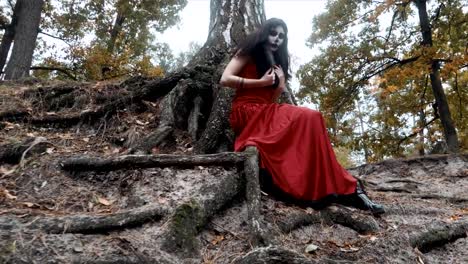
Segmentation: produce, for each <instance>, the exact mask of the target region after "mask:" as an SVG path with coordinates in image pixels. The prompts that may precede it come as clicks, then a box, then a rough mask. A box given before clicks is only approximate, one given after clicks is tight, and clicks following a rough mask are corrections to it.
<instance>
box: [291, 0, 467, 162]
mask: <svg viewBox="0 0 468 264" xmlns="http://www.w3.org/2000/svg"><path fill="white" fill-rule="evenodd" d="M425 3H426V1H407V0H404V1H393V0H392V1H385V2H373V1H352V2H350V1H342V0H338V1H331V2H330V3H329V4H328V6H327V12H325V13H324V14H322V15H320V16H318V17H316V18H315V19H314V25H313V27H314V28H313V32H314V33H313V34H312V35H311V37H310V38H309V40H308V44H309V45H310V46H311V47H312V46H315V45H319V47H321V50H322V53H321V54H320V55H318V56H316V57H314V59H313V60H312V61H311V62H310V63H307V64H306V65H304V66H303V67H301V69H300V70H299V73H298V75H299V77H300V78H301V84H302V88H301V89H300V91H299V96H300V97H301V98H302V100H305V101H307V100H308V101H311V102H313V103H315V104H317V105H318V106H319V108H320V110H321V111H322V112H323V113H324V115H325V117H326V119H327V122H328V125H329V126H330V130H331V132H332V135H334V136H335V137H333V136H332V140H333V141H334V143H335V144H336V145H343V146H347V147H350V148H352V149H353V150H356V151H362V150H363V148H364V146H367V148H366V149H367V152H368V159H369V160H380V159H382V158H384V157H388V156H400V155H405V154H409V153H412V152H414V151H415V150H416V149H419V153H422V152H421V150H424V148H426V149H430V148H431V146H433V145H435V144H436V143H437V142H438V141H440V140H441V139H444V140H445V142H447V145H448V149H449V151H452V152H454V151H457V149H458V145H459V142H458V139H457V131H456V130H455V126H458V127H459V130H458V132H459V133H460V138H461V142H465V141H466V139H465V138H466V134H465V133H464V132H462V131H463V129H462V128H464V127H465V125H464V124H465V123H466V119H465V118H466V114H465V115H464V114H463V113H464V112H466V109H462V108H463V107H462V106H461V105H460V104H458V106H457V105H456V104H455V102H456V101H460V100H463V99H464V98H466V94H467V91H466V89H463V88H461V89H460V86H459V85H456V86H454V85H453V84H454V82H455V79H457V80H460V79H463V78H466V77H462V78H460V76H465V75H466V74H467V72H466V67H467V63H466V62H467V52H466V47H465V45H466V41H465V40H463V39H464V37H463V36H462V34H460V33H459V32H466V30H467V23H466V20H467V15H466V14H465V13H464V12H463V10H462V3H461V1H433V2H430V3H431V5H429V6H427V7H426V5H425ZM426 9H427V10H426ZM428 13H429V14H430V16H429V15H427V14H428ZM424 14H426V15H427V19H426V18H425V15H424ZM429 17H430V18H429ZM429 36H431V37H432V40H431V41H430V39H429ZM439 67H441V71H440V72H439ZM442 82H443V84H444V86H445V87H446V88H445V89H442V86H441V84H442ZM428 88H431V89H428ZM446 93H447V96H446V95H445V94H446ZM445 96H446V97H447V98H448V99H447V100H448V101H447V100H445V99H444V97H445ZM455 98H457V99H455ZM454 99H455V101H450V100H454ZM358 106H360V107H361V108H366V109H365V110H364V111H359V110H358ZM449 107H452V109H456V112H458V113H457V114H456V116H455V118H452V115H451V113H450V111H449ZM453 107H455V108H453ZM359 113H361V114H359ZM362 113H365V115H364V116H363V115H362ZM360 120H361V121H364V123H365V125H364V126H361V122H360ZM424 130H426V133H424ZM465 130H466V129H465ZM432 131H437V132H436V133H432ZM337 132H340V133H337ZM356 133H357V134H356ZM337 135H340V139H339V140H337V138H336V136H337ZM417 135H419V139H418V138H415V136H417ZM423 135H424V136H423ZM421 136H423V137H424V141H422V139H421ZM422 142H424V144H421V143H422ZM462 146H466V145H462ZM421 148H422V149H421Z"/></svg>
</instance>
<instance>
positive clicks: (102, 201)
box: [98, 197, 112, 206]
mask: <svg viewBox="0 0 468 264" xmlns="http://www.w3.org/2000/svg"><path fill="white" fill-rule="evenodd" d="M98 202H99V203H100V204H103V205H105V206H109V205H111V204H112V203H111V202H109V201H108V200H106V199H104V198H102V197H98Z"/></svg>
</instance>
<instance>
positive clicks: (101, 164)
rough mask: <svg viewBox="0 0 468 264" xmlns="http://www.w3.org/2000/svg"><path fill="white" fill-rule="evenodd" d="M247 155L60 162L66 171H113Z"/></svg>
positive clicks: (231, 160) (230, 160) (223, 161)
mask: <svg viewBox="0 0 468 264" xmlns="http://www.w3.org/2000/svg"><path fill="white" fill-rule="evenodd" d="M244 156H245V155H244V154H243V153H236V152H224V153H218V154H205V155H174V154H159V155H124V156H118V157H112V158H109V159H102V158H90V157H76V158H69V159H65V160H62V161H60V162H59V164H60V166H61V167H62V169H63V170H65V171H76V172H78V171H113V170H121V169H131V168H156V167H170V166H176V167H194V166H208V165H235V164H237V163H239V162H242V161H244V159H245V157H244Z"/></svg>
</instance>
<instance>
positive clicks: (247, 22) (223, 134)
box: [189, 0, 266, 153]
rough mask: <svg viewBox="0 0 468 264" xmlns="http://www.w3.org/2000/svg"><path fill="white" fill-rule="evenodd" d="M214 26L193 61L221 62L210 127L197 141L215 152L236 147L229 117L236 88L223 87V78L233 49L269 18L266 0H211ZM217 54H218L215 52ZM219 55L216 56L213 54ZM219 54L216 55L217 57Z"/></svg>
mask: <svg viewBox="0 0 468 264" xmlns="http://www.w3.org/2000/svg"><path fill="white" fill-rule="evenodd" d="M210 8H211V12H210V28H209V35H208V39H207V41H206V43H205V45H204V46H203V48H202V49H201V50H200V52H199V53H198V54H197V55H195V57H194V59H193V60H192V62H190V63H189V65H191V64H193V63H203V64H208V63H207V62H208V61H212V64H211V65H219V66H218V67H217V69H215V71H214V72H213V82H214V85H213V93H212V97H213V98H212V99H211V101H214V103H213V104H212V105H213V106H212V108H211V111H210V113H209V118H208V121H207V124H206V126H204V127H206V129H205V130H204V131H203V133H202V134H201V136H200V138H199V139H198V141H197V143H196V144H195V151H196V152H198V153H213V152H218V151H225V150H230V149H232V145H233V144H232V143H233V139H234V135H233V133H232V130H231V129H230V126H229V123H228V120H229V113H230V110H231V101H232V97H233V95H234V91H233V89H230V88H225V87H220V86H219V84H218V83H219V79H220V77H221V74H222V70H223V69H224V66H225V65H226V63H227V62H228V60H229V59H230V53H232V51H233V50H234V48H235V47H236V46H237V45H238V44H239V43H240V41H242V40H243V39H244V38H245V37H246V35H247V34H248V33H250V32H252V31H253V30H255V28H257V27H259V26H260V25H261V23H263V22H264V21H265V19H266V18H265V7H264V1H263V0H240V1H234V0H211V3H210ZM215 54H216V55H215ZM213 55H215V56H213ZM215 58H216V59H215Z"/></svg>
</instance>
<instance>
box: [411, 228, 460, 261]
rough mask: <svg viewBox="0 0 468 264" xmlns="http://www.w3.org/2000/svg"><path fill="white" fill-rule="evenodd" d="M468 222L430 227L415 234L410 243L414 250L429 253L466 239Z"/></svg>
mask: <svg viewBox="0 0 468 264" xmlns="http://www.w3.org/2000/svg"><path fill="white" fill-rule="evenodd" d="M467 232H468V222H466V221H465V222H461V223H451V224H442V223H440V224H439V225H437V226H434V227H429V228H427V229H426V230H424V231H422V232H418V233H416V234H413V235H412V236H411V237H410V243H411V246H412V247H413V248H418V249H419V250H420V251H421V252H424V253H426V252H429V251H430V250H431V249H433V248H435V247H438V246H441V245H444V244H447V243H450V242H452V241H455V240H457V239H459V238H462V237H466V236H467V235H466V233H467Z"/></svg>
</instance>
